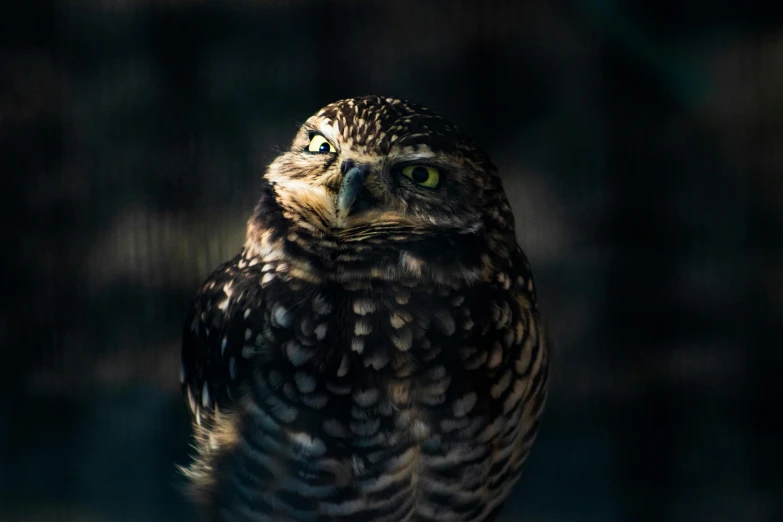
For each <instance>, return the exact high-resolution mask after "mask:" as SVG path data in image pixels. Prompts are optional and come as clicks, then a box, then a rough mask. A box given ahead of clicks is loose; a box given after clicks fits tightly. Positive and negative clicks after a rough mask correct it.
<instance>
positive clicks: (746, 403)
mask: <svg viewBox="0 0 783 522" xmlns="http://www.w3.org/2000/svg"><path fill="white" fill-rule="evenodd" d="M770 4H771V6H765V4H764V3H763V2H760V1H759V2H722V3H721V2H714V1H710V2H707V1H690V2H677V1H674V0H668V1H666V0H662V1H659V2H655V3H653V2H644V3H642V2H622V1H620V0H573V1H550V2H544V1H541V2H525V3H516V2H508V1H507V2H473V1H464V0H463V1H450V2H446V1H440V2H435V1H412V0H395V1H385V2H369V1H349V0H343V1H326V0H320V1H311V0H298V1H289V2H282V1H277V2H275V1H271V0H269V1H261V0H259V1H254V2H251V1H242V2H239V1H236V0H230V1H223V2H217V1H214V2H209V1H196V0H193V1H188V0H178V1H175V0H169V1H154V0H147V1H142V0H82V1H75V0H74V1H61V2H56V1H54V0H51V1H49V2H38V1H30V2H26V3H25V2H17V3H16V5H11V4H8V5H6V4H4V7H2V8H0V42H1V43H2V46H1V47H0V173H2V186H1V188H0V194H2V197H1V198H0V202H2V207H3V209H2V210H1V211H2V212H3V214H4V216H5V217H4V219H3V221H2V225H1V226H2V243H3V245H4V253H3V255H2V256H0V257H1V258H2V261H0V263H1V264H0V270H1V271H0V273H2V281H3V291H2V299H0V311H1V312H2V314H1V316H0V342H2V345H1V348H0V350H1V351H0V520H2V521H60V520H63V521H66V520H78V521H164V520H165V521H177V520H192V519H193V518H192V517H193V512H192V510H191V508H190V507H189V506H188V504H187V503H186V502H185V501H184V500H183V499H182V497H181V496H180V495H179V492H178V490H177V487H178V484H179V483H180V480H179V478H178V476H177V473H176V471H175V464H178V463H179V464H182V463H184V462H186V459H187V453H188V451H189V425H188V414H187V411H186V408H185V406H184V403H183V401H182V399H181V397H180V392H179V387H178V365H179V336H180V327H181V324H182V320H183V317H184V314H185V312H186V310H187V307H188V305H189V302H190V300H191V298H192V297H193V296H194V294H195V291H196V289H197V288H198V286H199V284H200V282H201V281H202V280H203V279H204V278H205V277H206V276H207V274H208V273H209V271H210V270H211V269H213V268H214V267H215V266H216V265H217V264H218V263H220V262H221V261H222V260H224V259H227V258H228V257H230V256H232V255H233V254H234V253H235V252H236V251H237V250H238V248H239V247H240V245H241V243H242V240H243V234H244V226H245V221H246V219H247V217H248V215H249V213H250V210H251V208H252V206H253V205H254V202H255V199H256V197H257V195H258V181H259V178H260V176H261V175H262V172H263V168H264V165H265V164H266V163H267V162H269V161H270V160H271V159H272V158H273V157H274V156H275V154H276V151H277V150H280V148H284V147H286V146H287V145H288V142H289V140H290V139H291V138H292V137H293V134H294V132H295V130H296V128H297V126H298V124H299V123H301V122H302V121H303V120H304V119H306V118H307V116H308V115H309V114H311V113H312V112H315V111H316V110H317V109H318V108H319V107H321V106H322V105H324V104H326V103H328V102H331V101H333V100H336V99H339V98H344V97H349V96H354V95H361V94H369V93H377V94H382V95H390V96H397V97H403V98H409V99H412V100H416V101H419V102H421V103H423V104H425V105H427V106H429V107H432V108H434V109H435V110H437V111H439V112H440V113H442V114H443V115H445V116H446V117H448V118H449V119H451V120H453V121H455V122H456V123H457V124H458V125H459V126H460V127H462V128H463V130H465V131H466V132H467V133H468V134H470V135H472V136H473V137H474V138H475V139H476V140H477V141H478V142H479V143H480V144H481V145H482V146H483V147H485V148H486V149H487V151H488V152H489V153H490V155H491V157H492V158H493V160H494V162H495V163H496V164H497V166H498V167H499V169H500V171H501V173H502V175H503V178H504V183H505V186H506V189H507V191H508V193H509V196H510V198H511V201H512V204H513V207H514V210H515V213H516V221H517V226H518V235H519V239H520V242H521V243H522V245H523V246H524V248H525V249H526V251H527V253H528V255H529V257H530V259H531V261H532V264H533V267H534V270H535V274H536V276H537V284H538V287H539V295H540V299H541V306H542V308H543V310H544V312H545V313H546V315H547V318H548V320H549V323H550V327H551V330H552V332H553V336H554V341H555V348H556V355H555V359H554V368H553V372H554V374H553V380H552V391H551V395H550V397H551V398H550V401H549V407H548V411H547V414H546V417H545V421H544V424H543V426H542V431H541V434H540V437H539V439H538V442H537V444H536V446H535V448H534V451H533V453H532V456H531V457H530V459H529V461H528V465H527V468H526V472H525V474H524V476H523V479H522V480H521V482H520V484H519V486H518V489H517V490H516V491H515V493H514V495H513V496H512V498H511V499H510V502H509V505H508V507H507V509H506V510H505V512H504V518H503V520H504V521H508V522H510V521H517V520H527V521H532V522H555V521H601V522H603V521H608V522H614V521H618V522H624V521H656V522H658V521H683V522H684V521H716V522H720V521H732V522H738V521H742V522H766V521H770V522H772V521H780V520H783V481H782V480H781V473H782V471H781V470H783V452H782V451H781V445H782V443H783V434H782V432H783V430H782V429H781V424H782V423H783V421H782V420H781V419H782V418H783V406H782V405H783V393H782V391H781V390H782V389H783V388H782V387H781V372H780V370H781V358H782V356H781V353H783V342H782V341H781V338H782V337H781V333H782V332H781V324H782V323H783V249H782V248H781V245H782V244H783V231H782V229H783V227H782V226H781V225H783V17H781V16H779V14H780V13H778V12H777V10H775V8H774V5H772V4H773V3H772V2H770Z"/></svg>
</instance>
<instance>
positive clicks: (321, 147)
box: [307, 134, 337, 154]
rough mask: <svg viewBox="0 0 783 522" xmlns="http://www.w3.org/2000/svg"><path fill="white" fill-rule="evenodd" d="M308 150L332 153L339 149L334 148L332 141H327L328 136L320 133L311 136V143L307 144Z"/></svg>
mask: <svg viewBox="0 0 783 522" xmlns="http://www.w3.org/2000/svg"><path fill="white" fill-rule="evenodd" d="M307 152H314V153H316V154H330V153H332V152H337V151H336V150H335V149H334V146H333V145H332V144H331V143H329V142H328V141H326V138H324V137H323V136H321V135H320V134H313V137H312V138H310V143H309V144H308V145H307Z"/></svg>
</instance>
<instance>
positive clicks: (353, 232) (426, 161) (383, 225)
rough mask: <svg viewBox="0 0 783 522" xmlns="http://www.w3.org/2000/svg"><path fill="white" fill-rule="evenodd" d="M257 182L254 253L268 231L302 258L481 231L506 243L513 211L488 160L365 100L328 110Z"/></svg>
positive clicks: (439, 129)
mask: <svg viewBox="0 0 783 522" xmlns="http://www.w3.org/2000/svg"><path fill="white" fill-rule="evenodd" d="M264 178H265V182H266V184H267V185H266V189H265V198H266V200H264V198H263V197H262V203H261V204H259V207H257V209H256V213H255V214H254V216H253V217H252V218H251V220H250V223H249V238H250V241H251V242H255V243H261V242H264V241H265V242H266V243H270V239H269V234H268V233H267V234H266V235H265V236H264V234H261V233H259V232H258V231H259V230H261V231H264V230H266V231H268V230H270V228H275V227H276V229H277V231H278V232H277V234H273V235H274V236H275V237H276V238H277V239H279V240H280V241H283V242H288V243H291V242H292V243H293V244H295V245H299V246H300V247H301V249H302V250H308V251H312V250H317V249H318V248H320V247H322V246H323V245H333V244H337V245H340V244H343V245H344V244H345V242H346V241H350V242H353V243H360V242H362V241H363V240H368V241H373V242H375V243H376V244H378V245H383V246H386V247H388V246H389V245H390V244H394V243H395V242H406V241H407V242H410V241H411V238H412V237H414V238H420V237H423V236H429V237H440V238H441V239H443V238H446V237H447V236H448V237H449V238H452V237H456V238H457V239H460V238H466V237H467V234H474V235H481V234H482V233H485V232H486V231H487V229H492V230H495V231H497V230H503V231H504V232H510V237H512V236H513V217H512V216H511V209H510V207H509V205H508V202H507V200H506V197H505V194H504V193H503V189H502V187H501V184H500V180H499V177H498V176H497V173H496V170H495V167H494V166H493V165H492V163H491V162H490V161H489V159H488V157H487V156H486V154H484V152H482V151H481V150H480V149H479V148H478V147H477V146H476V145H475V144H474V143H473V141H472V140H471V139H470V138H468V137H467V136H466V135H464V134H463V133H462V132H461V131H460V130H459V129H457V127H456V126H455V125H453V124H452V123H450V122H448V121H446V120H445V119H443V118H442V117H440V116H439V115H438V114H436V113H435V112H434V111H432V110H430V109H427V108H425V107H422V106H420V105H417V104H415V103H412V102H409V101H404V100H399V99H395V98H383V97H379V96H364V97H358V98H351V99H346V100H341V101H338V102H335V103H332V104H330V105H327V106H326V107H324V108H323V109H321V110H320V111H318V112H317V113H316V114H315V115H313V116H311V117H310V118H308V119H307V121H305V123H304V124H303V125H302V126H301V128H300V129H299V131H298V132H297V134H296V136H295V137H294V140H293V142H292V143H291V146H290V148H289V149H288V150H287V151H285V152H283V153H282V154H281V155H279V156H278V157H277V158H276V159H275V160H274V161H273V162H272V163H271V164H270V165H269V167H268V169H267V171H266V174H265V176H264ZM265 201H266V202H265ZM474 239H475V238H474ZM511 240H512V241H513V239H511ZM444 241H445V240H444ZM454 242H455V239H449V240H448V241H445V243H448V244H449V245H451V244H454ZM288 243H286V244H288ZM429 246H430V248H431V249H432V248H433V247H434V245H433V244H432V243H430V245H429ZM277 247H280V245H279V244H278V245H277ZM270 248H271V247H270ZM270 248H266V249H265V250H266V251H269V250H270ZM411 248H412V247H411ZM292 249H293V250H295V249H296V248H294V247H291V248H289V250H292ZM410 250H411V249H409V251H410ZM441 251H442V249H441ZM289 253H290V252H289ZM328 254H329V255H332V257H334V254H333V252H329V253H328Z"/></svg>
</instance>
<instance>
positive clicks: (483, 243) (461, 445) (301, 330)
mask: <svg viewBox="0 0 783 522" xmlns="http://www.w3.org/2000/svg"><path fill="white" fill-rule="evenodd" d="M314 135H318V136H323V137H324V139H325V140H328V143H329V145H330V147H332V148H333V149H334V150H331V149H330V150H329V151H326V152H321V151H316V152H313V151H309V150H308V143H311V140H312V139H313V136H314ZM319 139H320V138H319ZM324 150H325V149H324ZM419 163H421V164H425V165H427V166H433V167H434V168H437V169H438V170H439V172H440V173H441V177H440V183H439V184H438V185H437V187H436V188H434V189H430V188H422V187H420V186H417V185H416V183H415V182H411V179H409V178H407V177H405V176H402V175H401V174H400V168H401V167H400V166H401V165H403V166H404V165H408V164H419ZM359 168H361V169H362V170H361V176H363V177H362V178H361V179H362V186H361V191H362V192H361V193H360V194H359V195H358V196H357V201H360V200H361V201H363V202H364V203H362V204H363V205H364V206H360V207H359V206H357V207H356V208H354V207H350V208H349V209H348V216H349V217H348V219H347V220H341V219H340V218H339V216H338V214H339V212H338V210H341V207H340V205H341V203H340V201H341V200H340V199H339V194H340V192H339V191H340V190H346V189H345V188H344V187H343V186H342V185H341V184H343V183H344V181H343V180H344V179H345V178H347V177H348V175H349V174H348V172H354V171H352V169H359ZM355 172H359V170H355ZM357 175H358V174H357ZM357 190H358V189H357ZM362 198H365V199H362ZM351 201H353V200H351ZM356 205H359V204H358V203H357V204H355V206H356ZM357 208H358V210H357ZM342 210H344V209H342ZM182 364H183V366H182V368H183V370H182V374H181V380H182V384H183V392H184V393H185V395H186V398H187V401H188V403H189V405H190V409H191V411H192V412H193V419H194V426H195V438H196V449H197V454H196V456H195V459H194V462H193V464H192V465H191V466H190V467H189V468H188V470H186V474H187V475H188V476H189V477H190V479H191V482H192V493H193V496H194V498H195V499H196V500H197V501H198V502H199V503H200V504H202V505H203V507H204V512H205V513H206V514H207V516H208V518H209V519H210V520H225V521H233V520H236V521H249V520H256V521H266V520H275V521H277V520H284V521H292V522H293V521H297V522H298V521H326V520H339V521H348V520H356V521H366V520H373V521H389V522H398V521H406V520H410V521H413V520H415V521H429V520H449V521H480V520H481V521H487V520H492V519H493V518H494V517H495V516H496V514H497V511H498V510H499V508H500V507H501V506H502V504H503V502H504V500H505V499H506V497H507V496H508V493H509V490H510V488H511V487H512V486H513V484H514V483H515V482H516V480H517V478H518V476H519V473H520V470H521V467H522V464H523V462H524V460H525V458H526V456H527V455H528V452H529V451H530V448H531V446H532V444H533V441H534V439H535V436H536V433H537V430H538V424H539V420H540V417H541V413H542V411H543V407H544V402H545V397H546V383H547V374H548V358H547V351H546V342H545V335H544V332H543V330H542V327H541V322H540V319H539V313H538V309H537V306H536V297H535V290H534V286H533V279H532V274H531V272H530V267H529V265H528V263H527V260H526V258H525V256H524V254H523V253H522V250H521V249H520V248H519V246H518V245H517V243H516V239H515V235H514V226H513V216H512V214H511V209H510V206H509V205H508V202H507V199H506V196H505V194H504V193H503V190H502V186H501V184H500V181H499V179H498V177H497V175H496V173H495V169H494V167H493V166H492V164H491V163H490V162H489V160H488V159H487V157H486V155H485V154H484V153H483V152H481V151H480V150H479V149H478V148H477V147H476V146H475V145H474V144H473V143H472V142H471V141H470V140H469V139H468V138H467V137H466V136H464V135H463V134H462V133H461V132H460V131H459V130H458V129H457V128H456V127H455V126H453V125H452V124H450V123H448V122H446V121H445V120H443V119H442V118H440V117H439V116H438V115H437V114H435V113H434V112H432V111H430V110H429V109H425V108H422V107H420V106H418V105H416V104H413V103H410V102H405V101H401V100H395V99H391V98H380V97H376V96H368V97H363V98H355V99H350V100H343V101H340V102H337V103H334V104H331V105H329V106H327V107H325V108H324V109H322V110H321V111H320V112H319V113H317V114H316V115H314V116H313V117H312V118H310V119H309V120H308V121H307V123H305V125H304V126H303V127H302V129H301V130H300V132H299V133H298V135H297V137H296V138H295V139H294V142H293V144H292V146H291V149H290V150H289V151H287V152H285V153H284V154H282V155H281V156H280V157H278V158H277V159H276V160H275V161H274V162H273V163H272V164H271V165H270V166H269V169H268V170H267V173H266V175H265V178H264V180H263V182H262V194H261V197H260V201H259V204H258V206H257V207H256V209H255V211H254V213H253V215H252V216H251V218H250V221H249V223H248V236H247V241H246V243H245V246H244V248H243V249H242V251H241V252H240V253H239V254H238V255H237V256H236V257H235V258H234V259H232V260H231V261H229V262H227V263H225V264H224V265H222V266H221V267H219V268H218V269H217V270H216V271H215V272H214V273H213V274H212V275H211V276H210V277H209V279H208V280H207V282H206V283H205V284H204V286H203V287H202V289H201V292H200V294H199V296H198V298H197V299H196V301H195V302H194V305H193V308H192V310H191V313H190V315H189V317H188V319H187V322H186V326H185V333H184V341H183V350H182Z"/></svg>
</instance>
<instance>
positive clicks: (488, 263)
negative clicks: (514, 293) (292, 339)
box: [245, 185, 513, 284]
mask: <svg viewBox="0 0 783 522" xmlns="http://www.w3.org/2000/svg"><path fill="white" fill-rule="evenodd" d="M309 218H310V216H303V215H301V214H297V212H296V209H292V208H290V207H287V208H284V207H283V206H282V205H281V203H280V201H279V200H278V198H276V197H275V192H274V188H273V187H271V186H269V185H266V186H265V190H264V191H263V194H262V197H261V199H260V201H259V203H258V205H257V206H256V208H255V211H254V212H253V215H252V216H251V218H250V220H249V222H248V233H247V239H246V242H245V256H246V257H248V258H252V259H255V260H256V261H257V262H258V263H262V264H265V263H270V262H274V263H281V262H284V263H287V264H289V265H290V266H291V267H292V269H293V270H292V274H299V275H300V276H301V277H302V278H303V279H312V280H321V281H322V280H335V281H355V280H359V279H375V280H387V281H398V282H399V281H406V280H408V281H412V282H415V281H431V282H434V283H443V284H456V283H458V282H464V283H466V284H471V283H474V282H477V281H481V280H487V279H488V278H490V277H491V274H492V273H493V271H494V270H496V269H497V268H500V266H498V265H499V264H504V263H506V262H508V259H507V257H508V256H502V255H501V256H500V258H497V259H496V258H495V256H492V255H490V254H488V252H495V251H497V246H498V244H504V243H506V242H507V241H506V239H503V237H501V236H504V234H497V233H494V232H493V231H488V230H487V229H486V228H485V226H483V225H482V226H477V227H474V228H473V229H471V230H462V229H453V228H452V229H447V228H426V229H424V228H416V227H411V226H405V225H400V224H383V223H380V224H372V225H366V226H364V227H357V228H355V229H352V230H350V231H344V230H343V231H330V230H329V229H327V228H325V227H324V226H318V225H317V224H314V223H313V222H312V220H311V219H309ZM505 235H507V234H505ZM512 241H513V238H512ZM490 243H493V245H492V246H493V248H490V246H491V245H490ZM504 257H505V258H506V259H505V260H504V259H503V258H504Z"/></svg>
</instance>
